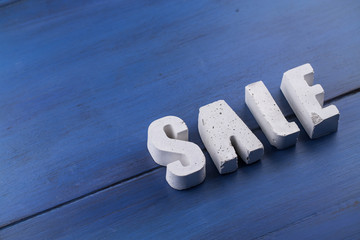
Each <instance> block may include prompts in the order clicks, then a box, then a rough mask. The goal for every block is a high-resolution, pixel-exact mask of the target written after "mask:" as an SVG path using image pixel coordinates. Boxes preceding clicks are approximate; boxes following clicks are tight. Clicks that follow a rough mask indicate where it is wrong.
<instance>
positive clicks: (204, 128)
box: [198, 100, 264, 174]
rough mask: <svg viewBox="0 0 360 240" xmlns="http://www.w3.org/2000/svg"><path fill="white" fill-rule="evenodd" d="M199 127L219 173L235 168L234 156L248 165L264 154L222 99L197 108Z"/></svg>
mask: <svg viewBox="0 0 360 240" xmlns="http://www.w3.org/2000/svg"><path fill="white" fill-rule="evenodd" d="M198 128H199V133H200V136H201V139H202V141H203V143H204V145H205V147H206V149H207V150H208V152H209V154H210V156H211V158H212V160H213V161H214V164H215V166H216V167H217V169H218V171H219V173H220V174H224V173H230V172H233V171H235V170H236V169H237V168H238V156H237V154H239V155H240V157H241V158H242V159H243V160H244V161H245V162H246V163H248V164H249V163H253V162H255V161H257V160H259V159H260V157H261V156H262V155H263V154H264V147H263V145H262V143H261V142H260V141H259V139H257V137H256V136H255V135H254V134H253V133H252V132H251V130H250V129H249V128H248V127H247V126H246V125H245V123H244V122H243V121H242V120H241V119H240V118H239V116H238V115H236V113H235V112H234V111H233V110H232V109H231V108H230V106H229V105H228V104H227V103H226V102H225V101H224V100H219V101H216V102H213V103H211V104H208V105H206V106H203V107H201V108H200V110H199V118H198Z"/></svg>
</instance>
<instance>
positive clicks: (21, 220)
mask: <svg viewBox="0 0 360 240" xmlns="http://www.w3.org/2000/svg"><path fill="white" fill-rule="evenodd" d="M358 92H360V88H357V89H354V90H351V91H348V92H345V93H343V94H340V95H338V96H336V97H333V98H329V99H328V100H326V101H325V102H324V105H325V104H329V103H331V102H333V101H337V100H339V99H342V98H344V97H348V96H351V95H354V94H357V93H358ZM340 114H341V112H340ZM285 117H286V118H287V119H293V118H295V114H293V113H292V114H288V115H287V116H285ZM251 130H252V131H255V130H260V127H255V128H252V129H251ZM201 150H202V151H203V152H206V149H205V147H202V148H201ZM160 168H162V166H156V167H154V168H150V169H149V170H146V171H144V172H140V173H138V174H136V175H134V176H131V177H128V178H125V179H122V180H120V181H117V182H114V183H112V184H109V185H107V186H104V187H102V188H99V189H96V190H94V191H91V192H89V193H86V194H83V195H81V196H79V197H76V198H73V199H71V200H68V201H65V202H63V203H60V204H57V205H55V206H53V207H50V208H47V209H45V210H42V211H40V212H37V213H34V214H31V215H29V216H26V217H23V218H20V219H18V220H15V221H13V222H11V223H9V224H6V225H4V226H0V231H1V230H3V229H6V228H9V227H12V226H14V225H16V224H18V223H21V222H24V221H27V220H29V219H31V218H34V217H37V216H40V215H42V214H45V213H48V212H50V211H52V210H55V209H58V208H60V207H63V206H65V205H68V204H71V203H74V202H77V201H79V200H82V199H84V198H86V197H90V196H92V195H94V194H98V193H101V192H102V191H105V190H108V189H111V188H113V187H117V186H118V185H120V184H124V183H128V182H131V181H134V180H136V179H138V178H140V177H144V176H146V175H148V174H151V173H152V172H154V171H156V170H158V169H160ZM261 237H262V236H260V238H261Z"/></svg>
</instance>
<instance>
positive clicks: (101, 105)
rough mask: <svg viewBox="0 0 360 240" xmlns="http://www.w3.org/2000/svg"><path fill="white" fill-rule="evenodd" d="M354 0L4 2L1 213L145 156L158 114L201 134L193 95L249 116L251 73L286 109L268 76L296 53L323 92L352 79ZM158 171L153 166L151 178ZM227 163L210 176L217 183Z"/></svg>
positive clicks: (1, 218) (18, 211)
mask: <svg viewBox="0 0 360 240" xmlns="http://www.w3.org/2000/svg"><path fill="white" fill-rule="evenodd" d="M359 4H360V3H359V2H358V1H341V2H340V1H301V2H297V3H295V2H288V1H278V2H267V1H254V2H251V3H241V2H238V1H226V2H219V1H204V0H200V1H177V2H173V1H154V2H146V1H114V0H111V1H45V0H42V1H36V2H35V1H30V0H25V1H17V2H13V3H11V4H8V5H7V6H5V5H4V6H3V7H1V8H0V16H1V17H0V55H1V58H0V149H1V150H2V151H1V158H0V184H1V187H0V206H1V208H0V226H4V225H6V224H9V223H12V222H14V221H16V220H19V219H22V218H25V217H27V216H29V215H32V214H35V213H38V212H41V211H43V210H46V209H48V208H51V207H53V206H56V205H58V204H62V203H64V202H66V201H70V200H71V199H74V198H76V197H79V196H81V195H84V194H88V193H89V192H92V191H96V190H97V189H99V188H102V187H106V186H108V185H110V184H113V183H116V182H119V181H122V180H124V179H127V178H130V177H132V176H134V175H136V174H139V173H141V172H144V171H147V170H149V169H151V168H154V167H155V166H156V164H154V163H153V161H152V160H151V159H150V158H149V155H148V152H147V149H146V144H145V142H146V130H147V126H148V125H149V124H150V122H151V121H153V120H154V119H157V118H159V117H163V116H165V115H177V116H179V117H181V118H182V119H184V120H185V121H186V123H187V124H188V126H189V129H190V133H191V135H190V139H191V140H193V141H194V142H196V143H198V144H201V141H200V139H199V136H198V133H197V127H196V122H197V112H198V108H199V107H200V106H202V105H205V104H207V103H210V102H212V101H215V100H218V99H225V100H226V101H227V102H228V103H229V104H230V106H232V107H233V108H234V110H235V111H236V112H237V113H239V115H240V116H241V117H242V118H243V119H244V120H245V122H246V123H247V124H248V125H249V126H250V127H255V126H256V125H255V121H254V119H253V118H252V116H251V114H250V113H249V111H248V110H247V109H246V106H245V104H244V90H243V88H244V86H245V85H247V84H248V83H251V82H254V81H258V80H263V81H264V83H265V84H266V86H267V87H268V88H269V90H270V92H271V93H272V94H273V96H274V98H275V100H277V102H278V104H279V105H280V107H281V109H282V110H284V112H285V113H287V114H288V113H290V111H289V107H288V106H287V104H286V102H285V100H284V98H283V97H282V96H281V93H280V90H279V86H280V81H281V77H282V73H283V72H284V71H286V70H288V69H289V68H292V67H295V66H297V65H300V64H303V63H305V62H310V63H311V64H312V65H313V67H314V69H315V71H316V76H315V81H316V82H317V83H321V84H322V86H323V87H324V89H325V91H326V98H327V99H329V98H332V97H335V96H338V95H339V94H342V93H345V92H348V91H351V90H353V89H356V88H358V87H360V83H359V81H358V79H359V77H360V74H359V73H360V71H359V66H360V51H359V46H360V45H359V43H360V34H359V31H360V14H359ZM329 139H330V140H331V139H333V138H329ZM330 140H322V141H330ZM289 151H294V150H289ZM313 151H315V150H313ZM274 154H275V155H277V154H280V153H274ZM299 154H300V155H301V154H302V153H298V155H299ZM319 154H321V152H320V153H319ZM293 155H294V154H292V155H291V156H293ZM279 156H280V157H281V156H282V155H281V154H280V155H279ZM281 162H285V163H284V164H286V162H287V160H285V159H284V160H283V161H281ZM257 166H258V165H257ZM261 166H262V165H261ZM255 168H256V167H255ZM308 168H310V169H311V166H307V165H304V169H308ZM161 171H163V170H160V171H159V172H157V173H156V174H158V176H157V177H156V178H155V179H158V177H159V176H160V179H162V176H163V172H161ZM274 171H275V170H274ZM240 172H241V171H239V174H240ZM276 173H277V172H274V173H271V172H269V173H268V174H269V176H264V178H266V179H267V178H271V177H272V176H273V175H274V174H275V175H276ZM256 174H261V170H260V171H258V172H256ZM309 174H310V173H309ZM313 174H315V173H313ZM236 176H238V175H232V176H229V177H225V178H222V180H209V181H210V182H211V181H215V182H214V184H215V186H216V185H219V186H220V185H221V184H223V183H225V181H226V182H228V180H226V179H229V180H230V179H232V178H235V179H236V178H237V177H236ZM245 176H246V175H245ZM245 176H244V177H245ZM216 179H218V178H216ZM248 180H250V179H248ZM248 180H246V181H248ZM264 180H265V179H264ZM156 181H160V180H156ZM218 181H219V182H218ZM284 181H285V182H287V181H288V180H286V179H284ZM216 182H218V183H216ZM229 182H231V181H229ZM145 186H146V185H143V186H141V189H143V188H144V187H145ZM275 186H276V185H270V186H268V187H275ZM163 187H165V186H163ZM165 189H167V188H165ZM157 191H158V190H157ZM166 191H168V190H166ZM244 191H250V189H247V190H244ZM215 192H216V191H215ZM114 194H115V193H114ZM123 194H125V195H126V193H125V192H124V193H122V194H121V195H123ZM138 194H143V193H138ZM209 194H210V193H209ZM163 196H164V195H163ZM229 197H230V196H229ZM242 197H243V196H242ZM127 201H129V202H132V201H135V200H132V199H131V198H128V200H127ZM173 201H174V200H173ZM197 201H202V200H201V199H200V198H198V200H197ZM205 201H206V200H205ZM249 201H252V199H249ZM115 202H116V201H114V204H115ZM101 204H104V205H106V203H105V202H104V203H101ZM210 207H212V205H210ZM150 208H151V206H150ZM229 212H231V210H230V209H229ZM174 214H175V212H174ZM214 214H216V213H214ZM174 216H175V215H174ZM198 217H199V218H201V216H200V215H199V216H198ZM90 220H91V219H89V221H90ZM44 226H45V225H44ZM59 231H61V230H59ZM88 231H91V229H89V230H88Z"/></svg>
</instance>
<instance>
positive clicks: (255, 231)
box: [0, 93, 360, 239]
mask: <svg viewBox="0 0 360 240" xmlns="http://www.w3.org/2000/svg"><path fill="white" fill-rule="evenodd" d="M359 101H360V93H358V94H356V95H352V96H349V97H345V98H343V99H341V100H339V101H336V102H335V104H336V106H337V107H338V108H339V110H340V113H341V118H340V124H339V130H338V132H337V133H334V134H331V135H329V136H326V137H323V138H319V139H316V140H310V139H309V138H308V137H307V135H306V134H305V132H304V129H301V132H302V134H301V135H300V141H299V142H298V144H297V145H296V147H292V148H289V149H286V150H283V151H277V150H274V148H272V147H270V146H269V144H268V143H267V142H266V141H265V140H264V138H265V137H264V135H263V134H262V133H261V132H260V131H256V134H257V135H258V136H259V137H260V139H261V140H262V141H263V142H264V143H265V149H266V150H267V151H266V154H265V156H264V158H263V159H262V160H261V161H260V162H258V163H255V164H252V165H248V166H242V167H241V168H240V169H239V170H238V171H237V172H235V173H233V174H229V175H224V176H221V175H219V174H218V173H217V170H216V168H215V166H214V165H213V164H212V163H211V160H210V158H209V156H208V155H207V161H208V163H209V164H208V166H207V170H208V176H207V179H206V180H205V182H204V183H203V184H201V185H199V186H198V187H196V188H192V189H190V190H188V191H176V190H174V189H172V188H170V187H169V186H168V185H167V183H166V181H165V168H161V169H157V170H155V171H153V172H151V173H148V174H145V175H143V176H141V177H138V178H136V179H133V180H132V181H129V182H126V183H123V184H119V185H117V186H115V187H113V188H109V189H107V190H105V191H102V192H100V193H98V194H94V195H91V196H89V197H86V198H84V199H82V200H80V201H77V202H74V203H71V204H69V205H66V206H63V207H61V208H58V209H55V210H53V211H50V212H48V213H45V214H43V215H39V216H37V217H34V218H32V219H30V220H28V221H24V222H22V223H19V224H16V225H14V226H12V227H9V228H6V229H4V230H3V231H1V232H0V238H2V239H25V238H26V239H28V238H30V239H120V238H122V239H124V238H125V239H163V238H167V239H168V238H169V237H170V236H169V234H171V238H172V239H184V238H186V239H220V238H221V239H229V238H232V239H253V238H255V239H257V238H260V239H271V238H273V237H276V238H277V239H326V238H327V237H329V238H332V239H345V238H349V239H357V238H359V236H360V218H359V214H360V178H359V169H360V161H359V159H360V154H359V151H358V147H359V144H360V138H359V137H358V136H359V134H360V127H359V126H360V111H359V109H358V108H357V109H356V110H355V109H354V104H358V103H359Z"/></svg>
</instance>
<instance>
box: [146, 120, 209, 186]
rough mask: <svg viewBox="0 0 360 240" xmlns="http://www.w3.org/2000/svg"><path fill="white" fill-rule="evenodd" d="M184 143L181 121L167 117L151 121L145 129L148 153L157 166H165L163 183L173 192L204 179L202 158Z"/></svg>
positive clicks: (185, 136)
mask: <svg viewBox="0 0 360 240" xmlns="http://www.w3.org/2000/svg"><path fill="white" fill-rule="evenodd" d="M187 140H188V128H187V126H186V124H185V122H184V121H183V120H181V119H180V118H178V117H174V116H167V117H163V118H160V119H157V120H155V121H153V122H152V123H151V124H150V126H149V129H148V141H147V147H148V150H149V152H150V154H151V156H152V158H153V159H154V161H155V162H156V163H157V164H160V165H162V166H166V181H167V182H168V183H169V185H170V186H171V187H173V188H175V189H177V190H182V189H186V188H190V187H193V186H196V185H198V184H200V183H201V182H203V181H204V179H205V175H206V173H205V156H204V153H203V152H202V151H201V149H200V148H199V146H198V145H196V144H195V143H192V142H187Z"/></svg>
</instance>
